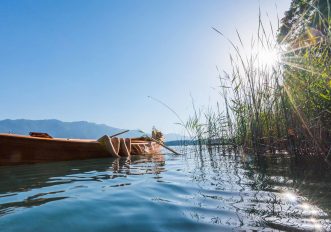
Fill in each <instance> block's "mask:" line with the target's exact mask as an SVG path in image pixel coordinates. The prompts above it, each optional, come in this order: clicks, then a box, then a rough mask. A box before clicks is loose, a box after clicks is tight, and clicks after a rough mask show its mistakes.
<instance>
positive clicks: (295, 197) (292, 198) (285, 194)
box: [284, 192, 297, 202]
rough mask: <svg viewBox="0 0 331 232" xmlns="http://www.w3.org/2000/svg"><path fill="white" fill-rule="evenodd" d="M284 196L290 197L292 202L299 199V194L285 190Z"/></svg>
mask: <svg viewBox="0 0 331 232" xmlns="http://www.w3.org/2000/svg"><path fill="white" fill-rule="evenodd" d="M284 197H285V198H286V199H288V200H289V201H291V202H296V201H297V196H296V195H295V194H294V193H291V192H285V193H284Z"/></svg>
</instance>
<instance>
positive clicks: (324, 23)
mask: <svg viewBox="0 0 331 232" xmlns="http://www.w3.org/2000/svg"><path fill="white" fill-rule="evenodd" d="M324 1H325V2H323V3H327V4H326V5H327V10H325V9H324V8H323V9H324V12H321V11H320V10H319V8H318V6H319V5H318V4H320V2H319V1H307V2H308V3H309V4H306V5H305V9H301V11H297V12H300V14H299V15H298V16H297V20H296V21H294V22H293V25H292V28H287V30H286V33H284V25H285V26H287V25H286V16H285V17H284V18H283V19H282V26H279V27H278V28H273V27H272V25H271V24H268V27H266V26H265V23H263V20H262V18H261V14H260V17H259V22H258V30H257V33H256V34H255V36H254V37H252V38H251V41H250V46H248V47H247V46H246V45H245V44H244V43H243V40H242V38H241V36H240V34H239V33H237V35H238V39H237V41H238V42H234V41H231V40H228V39H226V37H225V36H224V35H223V34H222V33H221V32H220V31H219V30H218V29H216V28H213V29H214V30H215V31H216V32H217V33H218V34H219V35H220V36H222V37H224V38H225V39H226V40H227V41H228V42H229V44H230V46H231V47H232V50H233V52H232V53H231V54H229V59H230V61H231V70H230V71H226V72H222V73H221V72H219V81H220V87H219V88H220V93H221V96H222V101H220V102H219V103H217V106H216V109H215V108H213V109H212V108H208V109H207V110H205V111H202V110H201V109H197V108H196V107H195V106H194V104H193V109H194V114H193V115H191V116H190V118H189V119H188V120H187V122H186V123H185V124H183V126H184V127H185V128H186V130H187V131H189V133H190V134H191V136H192V137H193V139H194V140H196V141H197V144H198V145H199V147H200V149H202V148H203V147H204V146H206V147H210V146H215V145H218V146H219V145H230V146H233V147H242V148H243V149H244V151H245V152H248V153H254V154H257V155H260V154H263V153H266V152H268V153H273V154H276V153H279V152H281V151H282V152H285V151H286V152H290V153H291V154H295V155H297V156H298V157H301V156H302V157H303V156H305V157H314V158H317V157H322V158H326V157H327V156H328V153H329V154H330V153H331V151H330V146H331V65H330V62H331V59H330V52H331V26H330V25H331V23H330V22H331V17H330V6H329V0H324ZM293 2H296V1H293ZM293 4H294V3H292V5H293ZM293 6H295V5H293ZM323 7H325V4H324V5H323ZM325 12H326V13H325ZM288 14H289V12H287V16H288ZM305 22H306V23H305ZM309 22H314V23H313V24H312V23H309ZM299 24H300V25H299ZM313 26H314V27H313ZM247 50H248V51H249V52H247ZM327 158H330V160H331V155H329V157H327Z"/></svg>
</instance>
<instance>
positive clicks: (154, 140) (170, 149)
mask: <svg viewBox="0 0 331 232" xmlns="http://www.w3.org/2000/svg"><path fill="white" fill-rule="evenodd" d="M146 137H147V138H148V139H150V140H152V141H153V142H156V143H157V144H159V145H161V146H162V147H164V148H165V149H167V150H169V151H171V152H172V153H174V154H176V155H181V154H180V153H178V152H177V151H175V150H174V149H172V148H170V147H168V146H166V145H164V144H163V143H161V142H159V141H158V140H157V139H153V138H151V137H149V136H147V135H146Z"/></svg>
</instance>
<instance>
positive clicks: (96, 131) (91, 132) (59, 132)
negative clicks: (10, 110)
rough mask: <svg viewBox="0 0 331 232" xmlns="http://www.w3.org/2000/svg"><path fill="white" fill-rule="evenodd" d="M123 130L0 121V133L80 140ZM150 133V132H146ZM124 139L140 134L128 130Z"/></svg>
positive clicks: (169, 138) (173, 136) (169, 137)
mask: <svg viewBox="0 0 331 232" xmlns="http://www.w3.org/2000/svg"><path fill="white" fill-rule="evenodd" d="M123 130H125V129H120V128H115V127H110V126H108V125H105V124H96V123H91V122H86V121H78V122H62V121H60V120H56V119H47V120H27V119H16V120H11V119H6V120H0V133H12V134H23V135H28V134H29V132H31V131H33V132H45V133H48V134H49V135H51V136H53V137H56V138H81V139H98V138H100V137H101V136H103V135H112V134H116V133H118V132H121V131H123ZM146 132H147V133H150V131H146ZM123 136H125V137H139V136H142V133H141V132H139V130H130V131H129V132H127V133H125V134H124V135H123ZM181 137H182V136H180V135H178V134H165V139H166V141H173V140H179V139H181Z"/></svg>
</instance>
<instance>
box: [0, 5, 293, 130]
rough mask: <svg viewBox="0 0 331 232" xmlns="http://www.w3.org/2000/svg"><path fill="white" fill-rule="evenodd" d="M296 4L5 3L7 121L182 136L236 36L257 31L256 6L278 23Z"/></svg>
mask: <svg viewBox="0 0 331 232" xmlns="http://www.w3.org/2000/svg"><path fill="white" fill-rule="evenodd" d="M275 3H276V5H277V9H278V10H277V11H278V14H279V16H280V17H282V16H283V13H284V11H285V10H287V9H288V8H289V5H290V0H261V1H260V3H259V1H257V0H215V1H213V0H203V1H200V0H195V1H194V0H163V1H161V0H149V1H147V0H139V1H136V0H117V1H115V0H114V1H111V0H108V1H106V0H97V1H90V0H88V1H87V0H52V1H49V0H21V1H16V0H2V1H0V78H1V83H0V107H1V109H0V119H6V118H10V119H19V118H26V119H54V118H56V119H60V120H64V121H83V120H84V121H91V122H96V123H105V124H108V125H110V126H114V127H119V128H129V129H136V128H141V129H143V130H147V131H150V129H151V127H152V126H153V125H155V126H157V127H158V128H160V129H161V130H163V131H164V132H167V133H169V132H180V131H181V128H179V127H178V126H176V125H175V124H174V123H176V122H178V120H177V118H176V117H175V116H174V115H173V114H172V113H171V112H170V111H169V110H168V109H166V108H165V107H164V106H162V105H160V104H158V103H156V102H155V101H152V100H150V99H149V98H148V97H147V96H149V95H150V96H153V97H155V98H158V99H160V100H162V101H164V102H165V103H167V104H168V105H169V106H171V107H172V108H173V109H174V110H175V111H176V112H177V113H178V114H179V115H180V116H181V117H182V118H184V119H185V118H186V117H187V116H188V114H189V113H190V112H191V97H190V94H191V95H192V96H193V98H194V100H195V102H196V104H197V105H202V106H206V105H208V104H212V103H213V102H215V101H216V100H217V98H218V95H217V91H216V90H215V89H214V87H216V86H217V84H218V83H217V78H216V77H217V71H216V68H215V67H216V66H218V67H219V68H220V69H227V67H228V64H229V59H228V53H229V46H228V43H227V42H226V41H225V40H224V39H223V38H221V37H220V36H219V35H218V34H217V33H215V31H213V30H212V29H211V27H216V28H218V29H219V30H220V31H222V32H223V33H224V34H225V35H227V36H228V37H230V38H234V36H235V30H236V29H238V30H239V32H240V33H241V36H242V37H247V38H248V37H250V36H251V34H253V33H255V32H256V30H255V28H256V26H257V19H258V8H259V4H260V6H261V9H262V13H263V15H266V12H268V14H269V16H270V20H271V21H272V22H274V23H276V21H277V20H276V18H277V17H276V16H277V13H276V7H275Z"/></svg>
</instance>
